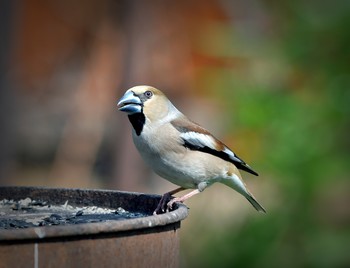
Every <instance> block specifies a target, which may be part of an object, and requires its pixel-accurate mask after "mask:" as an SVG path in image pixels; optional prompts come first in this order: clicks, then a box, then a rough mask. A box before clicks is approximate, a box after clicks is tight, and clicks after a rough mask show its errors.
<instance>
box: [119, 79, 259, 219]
mask: <svg viewBox="0 0 350 268" xmlns="http://www.w3.org/2000/svg"><path fill="white" fill-rule="evenodd" d="M117 107H118V109H119V111H122V112H125V113H127V115H128V118H129V121H130V123H131V125H132V137H133V141H134V144H135V146H136V148H137V150H138V151H139V153H140V155H141V157H142V158H143V160H144V161H145V162H146V164H147V165H148V166H149V167H150V168H151V169H153V171H154V172H155V173H156V174H158V175H159V176H160V177H162V178H164V179H166V180H168V181H170V182H172V183H173V184H176V185H177V186H179V187H178V188H176V189H174V190H172V191H170V192H167V193H165V194H164V195H163V196H162V198H161V200H160V202H159V204H158V206H157V208H156V209H155V211H154V214H155V215H156V214H161V213H165V212H166V211H171V210H172V208H173V205H174V204H175V203H176V202H181V203H183V202H184V201H185V200H187V199H189V198H190V197H192V196H194V195H196V194H199V193H201V192H203V191H204V190H205V189H206V188H208V187H209V186H211V185H212V184H214V183H216V182H219V183H222V184H224V185H226V186H228V187H230V188H232V189H233V190H235V191H237V192H238V193H240V194H241V195H243V196H244V197H245V198H246V199H247V200H248V201H249V202H250V203H251V204H252V206H253V207H254V208H255V209H256V210H257V211H259V212H264V213H266V210H265V208H264V207H263V206H262V205H260V204H259V202H258V201H257V200H256V199H255V197H254V196H253V194H252V193H250V191H249V190H248V188H247V186H246V184H245V183H244V182H243V180H242V176H241V174H240V172H239V170H244V171H246V172H248V173H251V174H253V175H256V176H258V173H257V172H255V171H254V170H253V169H252V168H251V167H250V166H249V165H248V164H246V163H245V162H244V161H243V160H242V159H241V158H240V157H239V156H238V155H237V154H235V153H234V152H233V151H232V150H231V149H229V147H228V146H226V145H225V144H224V143H223V142H221V141H220V140H218V139H217V138H216V137H214V136H213V135H212V134H211V133H210V132H209V131H208V130H206V129H205V128H203V127H201V126H200V125H198V124H197V123H195V122H193V121H191V120H190V119H188V118H187V117H186V116H185V115H184V114H183V113H181V112H180V111H179V110H178V109H177V108H176V107H175V106H174V105H173V104H172V102H171V101H170V100H169V99H168V98H167V97H166V95H165V94H164V93H163V92H162V91H161V90H159V89H156V88H155V87H152V86H148V85H138V86H134V87H132V88H130V89H128V90H127V91H126V92H125V94H124V95H123V96H122V97H121V99H120V100H119V101H118V103H117ZM187 189H192V191H190V192H189V193H187V194H185V195H183V196H181V197H173V195H174V194H176V193H178V192H180V191H183V190H187Z"/></svg>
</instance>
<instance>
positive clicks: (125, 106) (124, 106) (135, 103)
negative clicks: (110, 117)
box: [117, 91, 143, 114]
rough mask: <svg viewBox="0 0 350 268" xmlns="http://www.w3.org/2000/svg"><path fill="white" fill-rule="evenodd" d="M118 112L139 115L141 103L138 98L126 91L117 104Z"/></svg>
mask: <svg viewBox="0 0 350 268" xmlns="http://www.w3.org/2000/svg"><path fill="white" fill-rule="evenodd" d="M117 105H118V107H119V111H122V112H126V113H128V114H135V113H141V110H142V105H143V104H142V101H141V100H140V98H139V97H138V96H135V95H134V92H132V91H127V92H126V93H125V94H124V96H123V97H122V98H121V99H120V100H119V102H118V104H117Z"/></svg>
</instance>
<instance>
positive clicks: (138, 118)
mask: <svg viewBox="0 0 350 268" xmlns="http://www.w3.org/2000/svg"><path fill="white" fill-rule="evenodd" d="M128 117H129V121H130V123H131V125H132V127H133V128H134V130H135V132H136V135H137V136H140V135H141V132H142V130H143V126H144V125H145V122H146V117H145V115H144V114H143V112H141V113H136V114H129V115H128Z"/></svg>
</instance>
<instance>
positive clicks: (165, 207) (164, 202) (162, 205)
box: [153, 193, 174, 215]
mask: <svg viewBox="0 0 350 268" xmlns="http://www.w3.org/2000/svg"><path fill="white" fill-rule="evenodd" d="M172 198H174V197H172V196H171V195H170V193H165V194H163V196H162V198H161V199H160V201H159V203H158V206H157V208H156V209H155V211H154V212H153V215H159V214H163V213H165V212H169V203H170V202H171V201H172V200H171V199H172ZM172 204H173V203H172ZM172 204H171V205H172Z"/></svg>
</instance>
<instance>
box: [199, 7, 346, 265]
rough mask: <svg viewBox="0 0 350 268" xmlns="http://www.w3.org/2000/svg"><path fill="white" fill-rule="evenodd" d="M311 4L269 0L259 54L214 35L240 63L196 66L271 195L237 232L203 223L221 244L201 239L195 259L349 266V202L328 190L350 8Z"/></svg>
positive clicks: (340, 116)
mask: <svg viewBox="0 0 350 268" xmlns="http://www.w3.org/2000/svg"><path fill="white" fill-rule="evenodd" d="M312 3H313V4H310V3H304V2H301V1H297V2H292V1H289V2H288V3H279V2H276V1H274V3H273V4H272V3H271V4H270V6H268V7H267V8H268V11H270V12H271V13H270V16H271V18H270V19H271V20H272V21H274V22H275V34H274V36H273V37H271V38H270V39H269V40H268V41H267V40H266V39H264V40H262V42H261V44H263V45H262V46H261V47H260V48H259V49H260V50H258V51H260V52H261V54H259V53H258V51H257V46H256V45H251V44H250V43H249V42H246V43H245V40H244V37H241V38H239V37H237V36H236V38H235V40H232V37H230V38H226V39H225V35H224V34H222V33H221V35H220V36H223V37H222V38H223V40H221V41H222V42H226V46H225V47H229V45H228V44H231V45H232V46H231V49H228V51H227V55H229V56H232V55H235V53H233V52H232V51H236V56H240V54H239V50H237V42H238V43H239V42H241V43H242V44H241V45H238V47H244V56H243V57H245V60H246V61H247V62H248V63H247V64H246V66H245V68H243V69H242V68H238V69H227V68H226V69H225V68H213V69H210V70H203V75H205V78H204V79H205V80H204V82H203V84H205V85H206V86H207V87H209V88H210V89H211V90H212V92H214V91H215V92H217V93H218V94H219V95H220V96H221V97H222V100H223V101H224V102H225V103H226V107H227V111H228V112H229V114H230V120H231V121H232V129H231V130H232V131H233V132H234V133H235V134H236V137H238V138H239V140H244V139H247V138H249V139H251V140H253V139H254V142H252V144H254V145H255V146H257V148H258V149H257V150H252V151H251V152H255V155H254V156H253V157H254V159H255V161H256V162H257V164H258V168H257V169H258V170H260V171H262V173H263V179H267V178H268V177H270V178H271V181H270V183H271V184H273V185H275V186H277V188H278V189H279V197H278V198H276V200H275V202H278V204H274V205H275V206H274V209H272V210H269V209H268V208H267V209H268V214H267V215H266V216H265V217H258V216H257V217H258V219H256V220H252V218H249V220H247V222H246V223H245V224H244V225H242V226H241V227H240V228H239V229H238V230H237V229H235V226H234V224H233V226H232V230H235V231H234V232H233V231H232V232H230V231H229V230H223V231H222V232H221V233H219V234H218V233H217V232H215V231H214V230H211V231H212V232H214V233H215V234H212V235H213V236H216V238H214V237H211V233H210V231H208V232H207V233H208V238H207V240H208V241H212V240H213V239H216V241H217V240H219V241H220V243H215V247H214V248H213V246H212V245H213V243H208V245H207V247H208V248H206V247H205V246H203V251H204V252H210V253H208V254H203V255H201V261H200V264H201V266H202V265H203V266H204V267H212V266H220V267H346V266H349V265H350V257H349V253H348V248H349V241H350V228H349V226H348V225H349V222H350V221H349V213H346V211H348V208H347V207H348V203H344V202H342V200H344V199H345V200H346V201H349V194H348V193H347V194H346V192H345V191H344V192H341V194H339V195H337V194H334V195H331V196H332V197H331V198H330V197H329V196H330V195H329V193H330V192H332V191H333V192H335V189H336V188H337V186H338V185H345V186H347V187H349V179H348V178H349V163H350V157H349V150H350V139H349V127H350V119H349V118H350V68H349V66H350V65H349V64H350V31H349V26H350V12H349V11H350V9H349V4H347V3H346V2H345V1H344V2H340V1H335V2H329V3H324V2H323V3H319V2H316V1H313V2H312ZM337 4H338V5H337ZM218 27H219V26H218ZM224 29H226V30H227V33H226V35H227V36H230V35H232V34H235V33H234V31H233V29H231V30H230V29H229V28H228V27H227V26H225V27H224ZM220 32H222V29H220ZM236 35H237V34H236ZM250 41H251V40H250ZM256 41H259V40H256ZM230 42H231V43H230ZM249 48H250V49H251V50H249ZM215 49H216V48H215V47H212V50H213V51H211V52H210V53H211V54H214V55H215V54H216V53H215ZM219 55H220V56H222V51H221V52H220V53H219ZM241 56H242V55H241ZM209 73H210V75H207V74H209ZM218 89H220V90H219V91H218ZM244 147H245V149H246V150H247V151H248V150H249V148H246V147H249V144H248V143H247V144H246V145H245V146H244ZM246 154H249V153H246ZM271 199H272V200H274V198H273V197H271ZM272 202H273V201H272ZM332 204H337V207H332ZM338 210H340V211H341V212H340V213H338V212H335V211H338ZM218 237H219V238H218ZM209 247H210V249H209Z"/></svg>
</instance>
